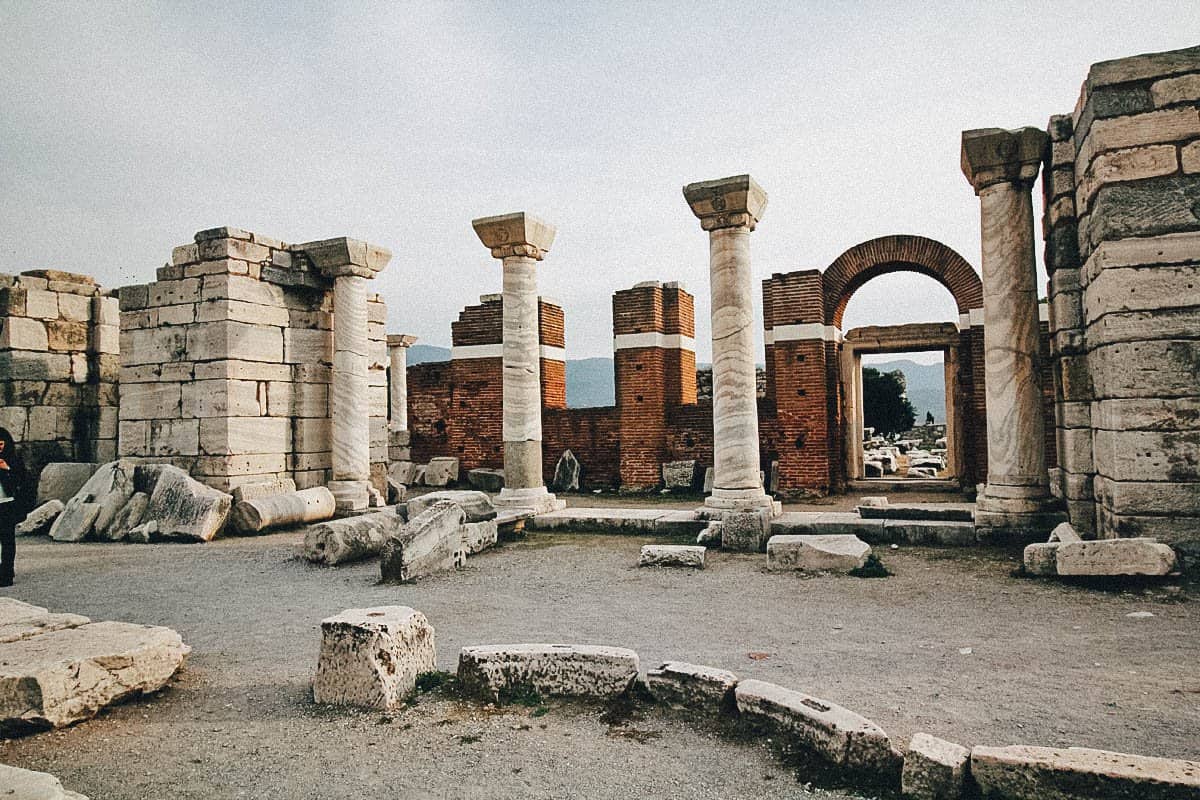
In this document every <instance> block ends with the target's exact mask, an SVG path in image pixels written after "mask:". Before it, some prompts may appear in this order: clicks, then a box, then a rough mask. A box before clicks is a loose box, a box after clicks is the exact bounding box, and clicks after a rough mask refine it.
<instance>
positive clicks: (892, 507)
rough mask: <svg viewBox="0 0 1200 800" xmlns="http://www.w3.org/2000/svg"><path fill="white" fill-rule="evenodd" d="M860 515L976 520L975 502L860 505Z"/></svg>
mask: <svg viewBox="0 0 1200 800" xmlns="http://www.w3.org/2000/svg"><path fill="white" fill-rule="evenodd" d="M858 515H859V516H860V517H862V518H863V519H903V520H939V521H943V522H974V521H975V504H974V503H887V504H886V505H865V504H864V505H860V506H859V507H858Z"/></svg>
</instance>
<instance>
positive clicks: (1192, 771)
mask: <svg viewBox="0 0 1200 800" xmlns="http://www.w3.org/2000/svg"><path fill="white" fill-rule="evenodd" d="M971 776H972V778H974V780H975V782H976V783H977V784H978V785H979V788H980V789H981V790H982V792H983V794H984V795H985V796H989V797H990V796H995V797H1005V798H1013V800H1048V799H1049V798H1054V799H1055V800H1058V799H1059V798H1061V799H1062V800H1070V799H1073V798H1079V799H1080V800H1083V798H1088V800H1127V798H1137V800H1178V799H1179V798H1185V797H1193V796H1196V795H1197V794H1200V763H1198V762H1194V761H1174V760H1171V759H1166V758H1152V757H1149V756H1137V755H1129V754H1126V753H1112V752H1107V751H1104V750H1089V749H1085V748H1082V747H1068V748H1052V747H1027V746H1023V745H1013V746H1011V747H976V748H975V749H974V750H972V751H971Z"/></svg>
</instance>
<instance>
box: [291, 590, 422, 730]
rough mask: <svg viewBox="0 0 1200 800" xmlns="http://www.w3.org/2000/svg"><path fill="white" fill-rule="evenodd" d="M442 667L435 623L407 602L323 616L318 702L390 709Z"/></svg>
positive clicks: (315, 686)
mask: <svg viewBox="0 0 1200 800" xmlns="http://www.w3.org/2000/svg"><path fill="white" fill-rule="evenodd" d="M436 668H437V658H436V652H435V644H434V630H433V626H431V625H430V624H429V622H428V621H427V620H426V619H425V615H424V614H422V613H421V612H419V611H414V610H413V609H411V608H408V607H406V606H380V607H376V608H352V609H349V610H348V611H343V612H342V613H341V614H338V615H337V616H335V617H329V618H328V619H324V620H322V621H321V652H320V655H319V656H318V658H317V674H316V677H314V678H313V700H314V701H315V702H317V703H330V704H334V705H349V706H358V707H362V708H374V709H379V710H382V711H389V710H391V709H394V708H398V707H399V706H401V705H403V704H404V703H405V701H407V700H408V698H409V696H410V695H411V694H412V693H413V692H414V691H415V690H416V685H417V677H418V676H419V675H421V674H422V673H425V672H432V671H433V670H435V669H436Z"/></svg>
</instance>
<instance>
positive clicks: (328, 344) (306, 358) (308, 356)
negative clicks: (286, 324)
mask: <svg viewBox="0 0 1200 800" xmlns="http://www.w3.org/2000/svg"><path fill="white" fill-rule="evenodd" d="M283 351H284V355H283V360H284V362H285V363H288V364H332V363H333V333H332V331H327V330H311V329H308V328H286V329H285V330H284V332H283Z"/></svg>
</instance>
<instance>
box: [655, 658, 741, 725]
mask: <svg viewBox="0 0 1200 800" xmlns="http://www.w3.org/2000/svg"><path fill="white" fill-rule="evenodd" d="M737 683H738V677H737V675H734V674H733V673H732V672H729V671H728V670H723V669H717V668H716V667H705V666H701V665H697V664H688V663H685V662H683V661H668V662H666V663H665V664H663V665H662V666H660V667H659V668H658V669H652V670H648V671H647V672H646V689H647V690H649V692H650V695H651V696H652V697H653V698H654V699H655V700H657V701H658V702H660V703H665V704H666V705H669V706H674V707H676V708H682V709H688V710H694V709H700V710H702V711H709V712H712V713H713V714H717V713H720V712H721V711H722V710H723V709H724V708H725V707H726V705H727V704H728V703H729V701H730V700H732V699H733V698H732V696H731V693H732V692H733V689H734V687H735V686H737Z"/></svg>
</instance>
